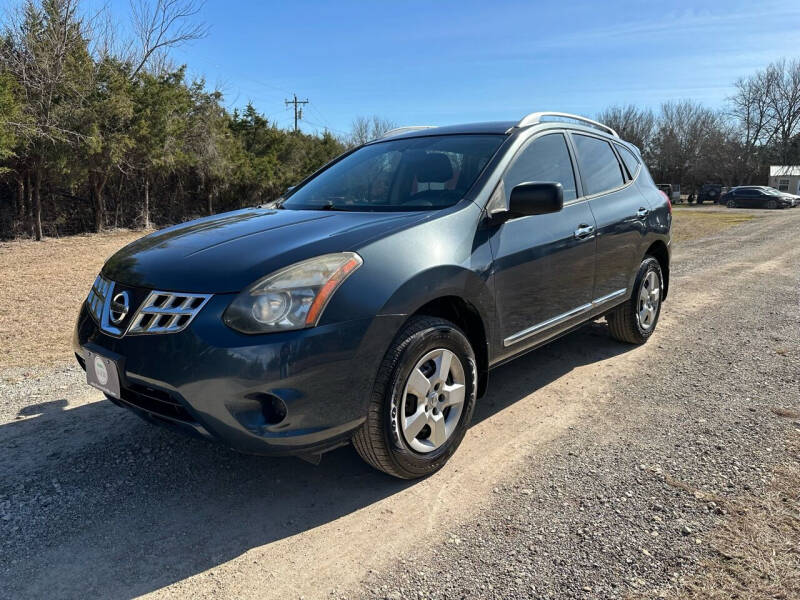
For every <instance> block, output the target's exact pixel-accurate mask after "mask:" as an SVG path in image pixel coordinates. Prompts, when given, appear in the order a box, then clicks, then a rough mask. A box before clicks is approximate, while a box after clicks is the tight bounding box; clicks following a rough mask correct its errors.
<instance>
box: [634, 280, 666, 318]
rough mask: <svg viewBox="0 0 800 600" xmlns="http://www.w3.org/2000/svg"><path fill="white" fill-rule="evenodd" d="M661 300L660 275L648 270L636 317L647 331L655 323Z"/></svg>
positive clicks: (641, 289)
mask: <svg viewBox="0 0 800 600" xmlns="http://www.w3.org/2000/svg"><path fill="white" fill-rule="evenodd" d="M660 301H661V287H660V284H659V278H658V275H657V274H656V272H655V271H648V272H647V275H645V277H644V280H643V281H642V285H641V287H640V288H639V302H638V304H637V307H636V318H637V319H638V321H639V327H641V328H642V329H643V330H645V331H647V330H649V329H650V328H651V327H653V325H654V324H655V320H656V315H657V314H658V303H659V302H660Z"/></svg>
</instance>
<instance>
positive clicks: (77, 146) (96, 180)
mask: <svg viewBox="0 0 800 600" xmlns="http://www.w3.org/2000/svg"><path fill="white" fill-rule="evenodd" d="M197 8H198V5H197V4H195V2H194V0H151V1H149V2H148V1H147V0H142V1H141V2H139V3H134V4H133V11H132V12H133V30H134V31H135V32H136V37H135V39H133V40H129V41H127V42H126V43H123V44H121V43H119V37H120V34H119V32H118V31H116V30H115V29H114V28H113V26H112V25H111V24H110V22H109V21H108V20H106V21H104V17H105V16H104V15H103V14H102V13H99V14H97V15H86V14H82V13H81V12H80V6H79V3H78V0H27V1H25V2H24V3H22V4H21V5H20V6H19V7H17V9H16V10H14V11H11V12H9V13H7V14H6V15H4V20H5V22H4V23H3V25H2V39H0V237H4V238H8V237H19V236H31V237H35V238H36V239H41V237H42V236H43V235H65V234H72V233H78V232H84V231H100V230H102V229H104V228H108V227H133V228H141V227H144V228H147V227H150V226H151V224H157V225H164V224H169V223H175V222H180V221H182V220H186V219H189V218H193V217H197V216H202V215H207V214H213V213H215V212H219V211H224V210H230V209H234V208H240V207H242V206H252V205H254V204H258V203H260V202H264V201H267V200H271V199H274V198H276V197H278V196H279V195H280V194H281V193H282V192H283V191H284V190H285V189H286V187H287V186H289V185H291V184H293V183H296V182H297V181H299V180H300V179H302V178H303V177H304V176H305V175H307V174H309V173H310V172H313V171H314V170H316V169H317V168H319V167H320V166H322V165H323V164H325V163H326V162H328V161H329V160H331V159H332V158H334V157H335V156H337V155H338V154H340V153H341V152H343V151H344V150H345V148H346V147H347V145H348V144H350V143H352V141H351V140H350V139H341V138H337V137H335V136H334V135H332V134H330V133H328V132H325V133H323V134H322V135H306V134H304V133H301V132H297V133H295V132H289V131H285V130H283V129H280V128H279V127H277V125H276V124H275V123H273V122H270V121H269V120H268V119H267V118H266V117H265V116H264V115H263V114H261V113H260V112H259V111H257V110H256V108H255V107H253V106H252V104H248V105H247V106H246V107H245V108H243V109H242V110H233V111H228V110H226V108H225V107H224V104H223V97H222V94H221V93H220V92H219V91H215V90H213V91H212V90H209V89H208V88H207V86H206V85H205V82H204V81H203V80H202V79H199V80H189V79H188V78H187V76H186V70H185V67H175V66H174V65H172V64H171V63H170V60H169V49H170V48H172V47H174V46H175V45H178V44H180V43H183V42H186V41H189V40H192V39H195V38H198V37H202V35H203V34H204V29H203V27H202V26H197V25H193V24H192V22H191V19H192V17H193V16H194V15H195V14H196V12H197ZM362 121H365V122H366V120H363V119H362ZM380 125H381V124H380V123H378V122H377V121H376V123H374V124H370V125H369V126H368V127H367V129H368V130H370V129H371V128H374V126H380ZM387 126H388V125H387Z"/></svg>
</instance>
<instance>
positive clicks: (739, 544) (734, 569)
mask: <svg viewBox="0 0 800 600" xmlns="http://www.w3.org/2000/svg"><path fill="white" fill-rule="evenodd" d="M787 450H788V452H787V460H786V461H785V462H784V463H783V464H781V465H779V466H778V468H777V469H776V470H775V472H774V479H773V481H772V483H771V484H770V486H769V488H768V489H767V490H766V493H764V494H763V495H759V496H755V495H748V496H745V497H742V498H737V499H736V500H734V501H731V502H728V503H726V509H727V510H728V511H729V515H728V517H727V518H726V519H725V520H724V521H723V522H722V524H721V525H719V526H718V527H717V528H716V529H715V530H714V531H712V532H711V538H710V540H709V541H710V543H711V548H712V549H713V551H714V557H713V558H711V559H709V560H707V561H706V562H705V563H704V564H703V565H702V566H703V568H702V570H700V571H699V572H698V574H697V575H696V576H694V577H693V578H692V579H690V580H689V581H688V582H686V583H685V584H684V586H683V587H682V589H680V590H678V591H676V592H675V593H674V594H673V595H672V597H674V598H697V599H701V598H702V599H704V600H723V599H724V600H729V599H730V598H741V599H742V600H745V599H746V600H762V599H763V600H767V599H785V600H789V599H797V598H800V488H798V482H799V481H800V461H798V460H797V457H798V456H800V439H798V436H796V435H795V436H794V439H792V440H791V441H790V442H789V444H788V448H787Z"/></svg>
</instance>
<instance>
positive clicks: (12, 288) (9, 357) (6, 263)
mask: <svg viewBox="0 0 800 600" xmlns="http://www.w3.org/2000/svg"><path fill="white" fill-rule="evenodd" d="M141 235H143V234H142V232H138V231H114V232H109V233H102V234H94V235H80V236H73V237H68V238H60V239H50V238H48V239H45V240H44V241H42V242H34V241H30V240H23V241H16V242H4V243H0V340H2V342H3V343H2V348H0V369H2V368H4V367H27V366H34V365H36V366H46V365H49V364H55V363H63V362H66V361H70V360H72V349H71V342H72V329H73V327H74V326H75V319H76V318H77V316H78V310H79V309H80V306H81V302H82V301H83V300H84V298H86V294H87V293H88V292H89V288H90V286H91V285H92V281H94V278H95V276H96V275H97V273H98V272H99V271H100V268H101V267H102V266H103V262H104V261H105V260H106V258H108V257H109V256H110V255H111V254H112V253H113V252H115V251H116V250H117V249H118V248H120V247H122V246H124V245H125V244H127V243H129V242H132V241H133V240H135V239H136V238H138V237H140V236H141Z"/></svg>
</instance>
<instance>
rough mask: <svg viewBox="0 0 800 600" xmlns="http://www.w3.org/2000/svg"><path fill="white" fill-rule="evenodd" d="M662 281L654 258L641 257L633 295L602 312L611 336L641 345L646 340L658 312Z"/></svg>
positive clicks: (656, 320) (659, 311)
mask: <svg viewBox="0 0 800 600" xmlns="http://www.w3.org/2000/svg"><path fill="white" fill-rule="evenodd" d="M663 282H664V277H663V275H662V273H661V265H660V264H659V262H658V260H656V259H655V258H653V257H652V256H645V258H644V260H643V261H642V264H641V265H640V266H639V272H638V273H637V275H636V281H635V283H634V286H633V294H632V295H631V297H630V298H629V299H628V300H627V302H625V303H624V304H622V305H620V306H618V307H617V308H615V309H614V310H613V311H612V312H610V313H609V314H608V315H606V321H608V329H609V331H610V332H611V337H613V338H614V339H615V340H618V341H620V342H626V343H628V344H644V343H645V342H646V341H647V340H648V339H650V336H651V335H653V331H655V328H656V325H657V324H658V317H659V315H660V314H661V297H662V289H663V285H664V284H663Z"/></svg>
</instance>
